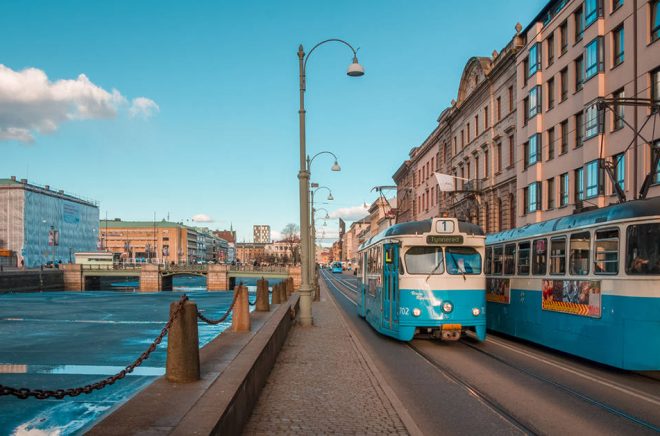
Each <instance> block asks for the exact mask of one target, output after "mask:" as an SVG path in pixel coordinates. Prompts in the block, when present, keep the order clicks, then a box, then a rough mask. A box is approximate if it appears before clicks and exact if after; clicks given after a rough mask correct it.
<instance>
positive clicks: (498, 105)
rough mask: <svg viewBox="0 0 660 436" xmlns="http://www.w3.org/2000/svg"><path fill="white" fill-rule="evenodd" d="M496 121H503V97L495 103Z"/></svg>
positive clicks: (498, 98)
mask: <svg viewBox="0 0 660 436" xmlns="http://www.w3.org/2000/svg"><path fill="white" fill-rule="evenodd" d="M495 117H496V119H495V121H499V120H501V119H502V97H497V100H496V101H495Z"/></svg>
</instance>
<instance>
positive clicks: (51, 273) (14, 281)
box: [0, 269, 64, 292]
mask: <svg viewBox="0 0 660 436" xmlns="http://www.w3.org/2000/svg"><path fill="white" fill-rule="evenodd" d="M62 289H64V274H63V273H62V271H60V270H56V269H55V270H50V269H48V270H43V271H40V270H34V271H3V272H0V292H35V291H61V290H62Z"/></svg>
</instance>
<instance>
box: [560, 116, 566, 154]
mask: <svg viewBox="0 0 660 436" xmlns="http://www.w3.org/2000/svg"><path fill="white" fill-rule="evenodd" d="M560 128H561V154H564V153H566V152H568V120H564V121H562V122H561V124H560Z"/></svg>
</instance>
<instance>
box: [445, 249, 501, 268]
mask: <svg viewBox="0 0 660 436" xmlns="http://www.w3.org/2000/svg"><path fill="white" fill-rule="evenodd" d="M445 256H446V257H447V272H448V273H449V274H481V255H480V254H479V253H478V252H477V250H475V249H474V248H472V247H447V248H445ZM493 269H494V268H493Z"/></svg>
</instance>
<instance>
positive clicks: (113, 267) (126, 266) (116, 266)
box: [81, 263, 142, 271]
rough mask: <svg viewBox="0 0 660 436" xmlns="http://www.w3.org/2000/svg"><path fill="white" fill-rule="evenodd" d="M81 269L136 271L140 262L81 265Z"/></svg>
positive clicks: (140, 267)
mask: <svg viewBox="0 0 660 436" xmlns="http://www.w3.org/2000/svg"><path fill="white" fill-rule="evenodd" d="M81 267H82V269H83V271H136V270H138V271H139V270H140V269H142V265H140V264H123V263H121V264H114V265H86V264H82V265H81Z"/></svg>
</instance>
